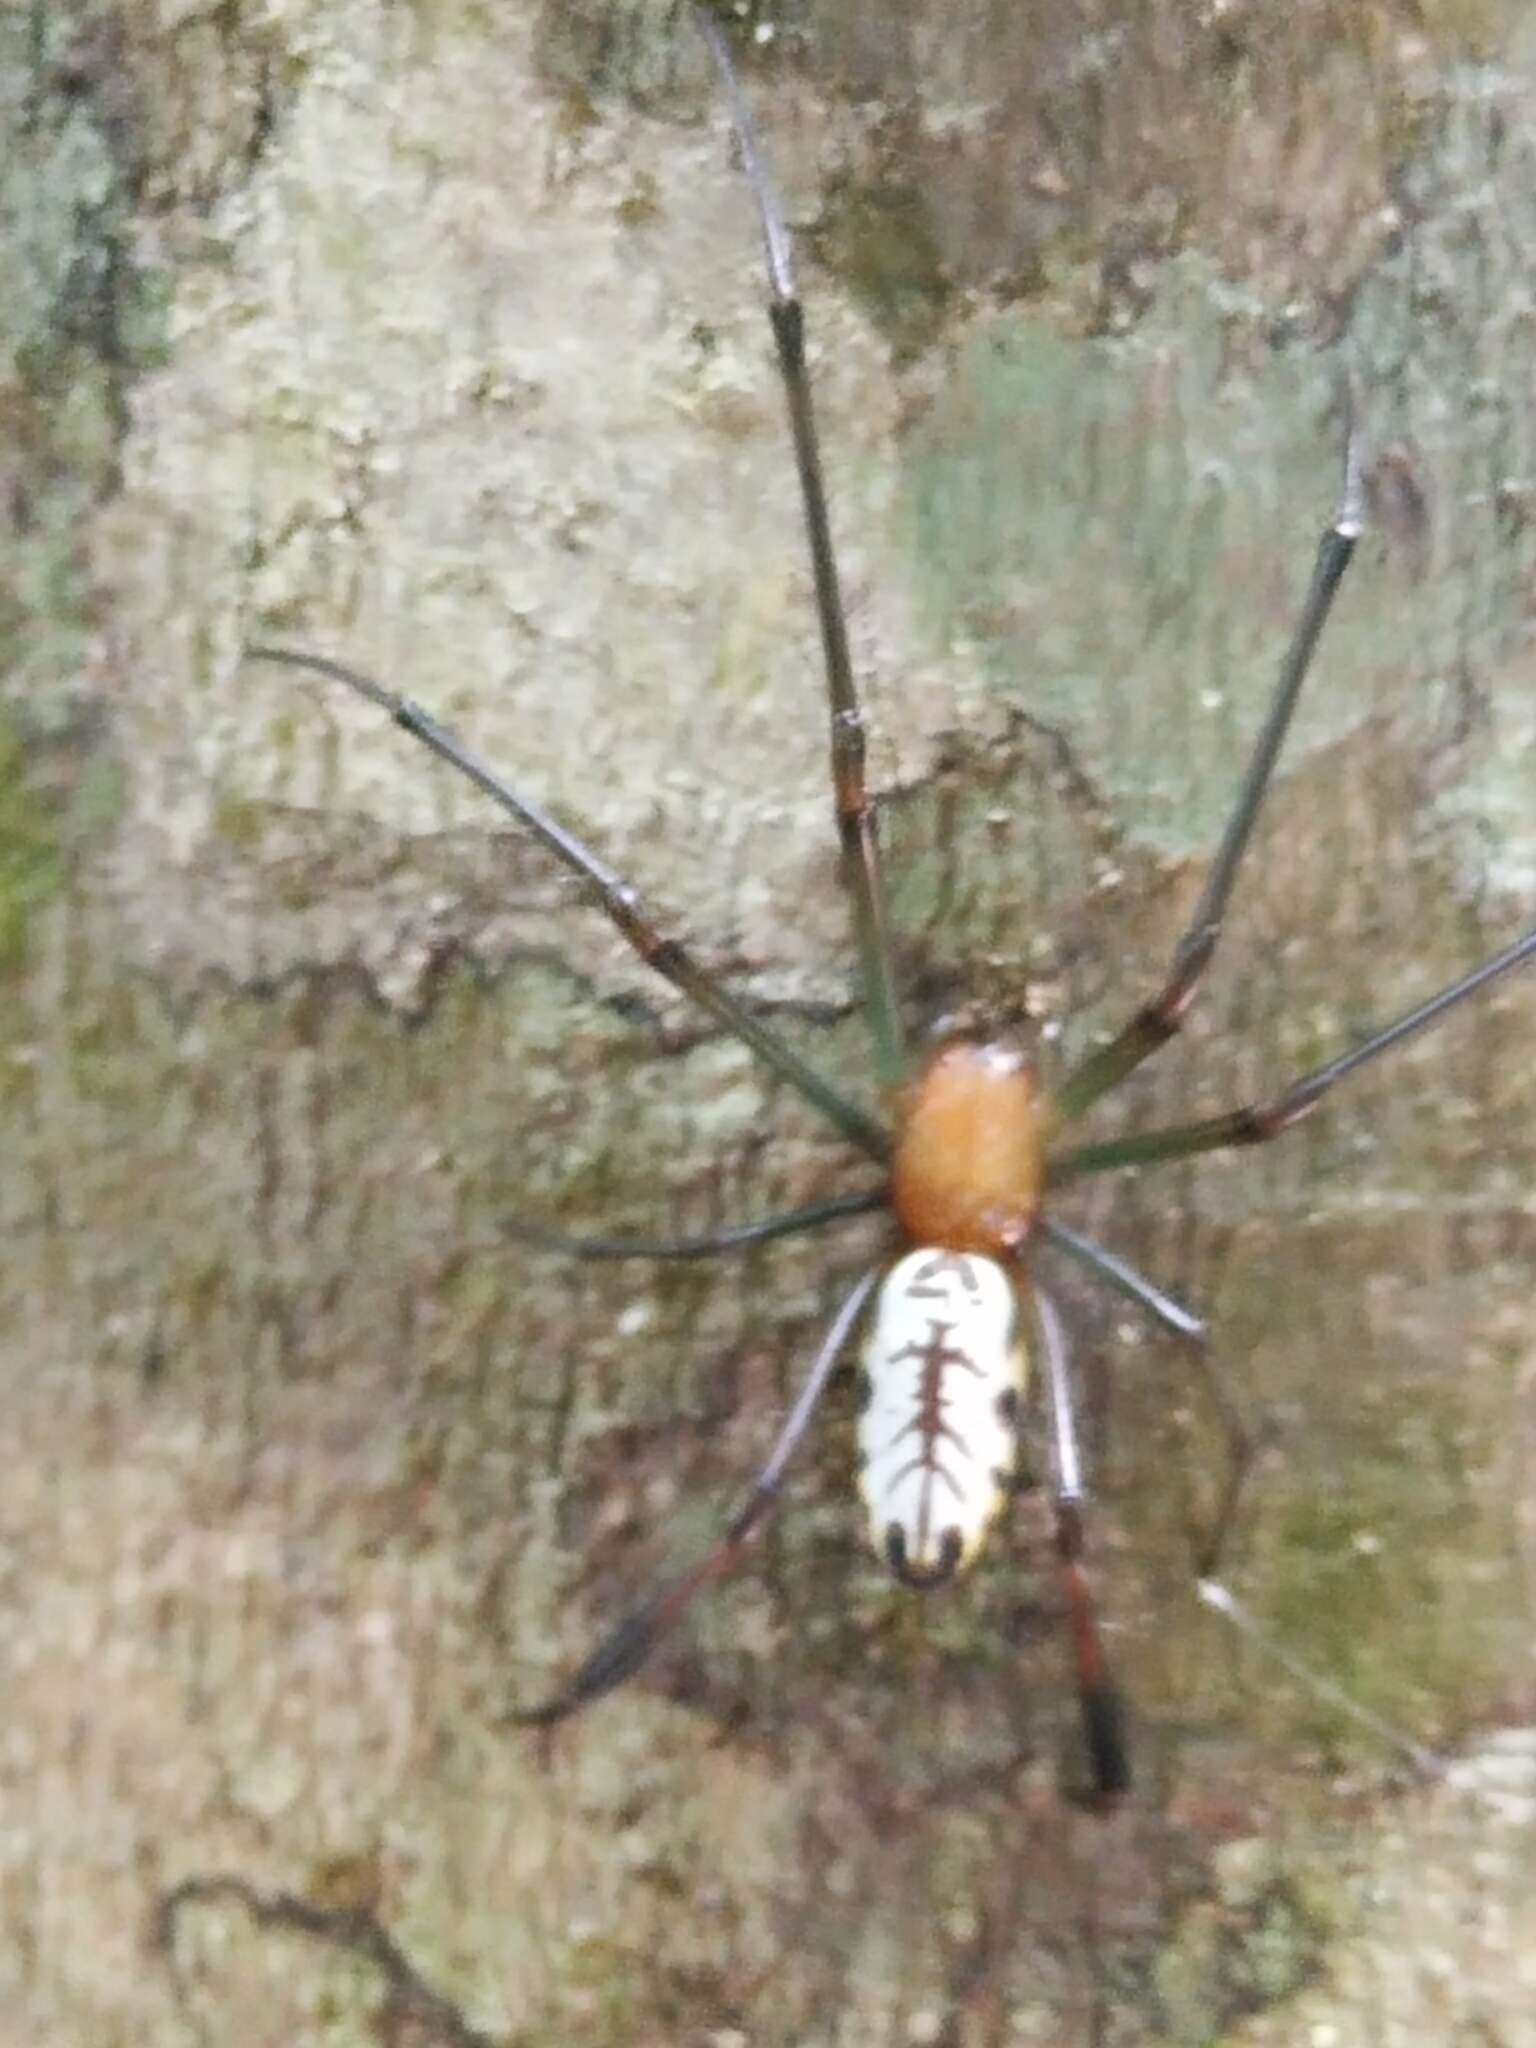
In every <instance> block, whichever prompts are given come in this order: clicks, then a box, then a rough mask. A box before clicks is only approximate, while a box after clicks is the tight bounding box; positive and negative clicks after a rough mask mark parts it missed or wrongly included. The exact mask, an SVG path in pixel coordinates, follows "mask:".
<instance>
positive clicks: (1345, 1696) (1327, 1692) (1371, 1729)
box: [1197, 1578, 1446, 1778]
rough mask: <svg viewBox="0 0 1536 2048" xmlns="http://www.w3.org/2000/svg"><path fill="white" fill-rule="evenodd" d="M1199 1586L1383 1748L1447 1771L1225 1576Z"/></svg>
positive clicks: (1437, 1772) (1207, 1601)
mask: <svg viewBox="0 0 1536 2048" xmlns="http://www.w3.org/2000/svg"><path fill="white" fill-rule="evenodd" d="M1197 1591H1198V1593H1199V1596H1200V1599H1201V1601H1202V1603H1203V1604H1204V1605H1205V1606H1207V1607H1209V1608H1210V1609H1211V1610H1212V1612H1213V1613H1215V1614H1220V1615H1223V1616H1224V1617H1225V1618H1226V1620H1228V1621H1229V1622H1231V1624H1232V1626H1233V1627H1234V1628H1235V1629H1236V1630H1237V1632H1238V1634H1239V1635H1241V1636H1243V1637H1245V1638H1246V1639H1247V1641H1249V1642H1250V1643H1252V1644H1253V1646H1254V1648H1255V1649H1257V1650H1258V1651H1260V1652H1261V1653H1262V1655H1264V1656H1265V1657H1267V1658H1268V1659H1269V1661H1270V1662H1271V1663H1272V1664H1278V1665H1279V1667H1280V1669H1281V1670H1282V1671H1283V1672H1284V1673H1285V1674H1286V1676H1287V1677H1288V1678H1289V1679H1290V1680H1291V1681H1292V1683H1293V1684H1294V1685H1296V1686H1298V1687H1300V1689H1301V1690H1302V1691H1303V1692H1309V1693H1311V1694H1312V1696H1313V1697H1314V1698H1315V1699H1320V1700H1322V1701H1323V1702H1324V1704H1325V1705H1327V1706H1329V1707H1331V1708H1332V1709H1333V1711H1334V1712H1335V1713H1336V1714H1339V1715H1341V1716H1342V1717H1343V1718H1344V1719H1345V1720H1347V1721H1353V1722H1354V1724H1355V1726H1356V1727H1357V1728H1363V1729H1364V1730H1365V1732H1366V1734H1367V1735H1369V1736H1371V1737H1372V1739H1373V1740H1374V1741H1376V1742H1379V1743H1381V1744H1382V1745H1383V1747H1384V1748H1386V1749H1392V1750H1396V1751H1397V1753H1398V1755H1399V1756H1404V1757H1406V1758H1407V1759H1408V1761H1409V1763H1410V1764H1412V1765H1413V1767H1414V1769H1415V1770H1416V1771H1421V1772H1422V1773H1423V1774H1424V1775H1425V1776H1426V1777H1430V1778H1443V1777H1444V1776H1445V1773H1446V1762H1445V1758H1444V1757H1442V1756H1440V1755H1438V1754H1437V1753H1436V1752H1435V1751H1434V1750H1432V1749H1426V1748H1425V1746H1424V1744H1423V1743H1421V1742H1415V1741H1414V1739H1413V1737H1412V1736H1411V1735H1405V1734H1404V1733H1403V1731H1402V1729H1401V1728H1395V1727H1394V1726H1393V1725H1392V1723H1391V1722H1390V1721H1387V1720H1384V1719H1383V1718H1382V1716H1381V1715H1380V1714H1376V1713H1373V1712H1372V1711H1371V1709H1370V1708H1369V1707H1367V1706H1363V1705H1362V1704H1361V1703H1360V1701H1359V1700H1357V1699H1355V1698H1353V1697H1352V1696H1351V1694H1349V1693H1348V1692H1346V1691H1345V1689H1344V1687H1343V1686H1342V1685H1339V1684H1338V1683H1336V1681H1335V1680H1333V1679H1331V1678H1329V1677H1328V1676H1327V1675H1326V1674H1325V1673H1324V1672H1321V1671H1314V1670H1313V1669H1312V1667H1311V1665H1310V1664H1308V1663H1307V1662H1306V1660H1305V1659H1304V1658H1301V1657H1298V1656H1297V1655H1296V1652H1295V1651H1294V1650H1292V1649H1290V1648H1289V1647H1288V1646H1287V1645H1286V1644H1285V1643H1283V1642H1282V1641H1281V1640H1280V1638H1279V1637H1278V1636H1277V1635H1276V1634H1275V1633H1274V1632H1273V1631H1272V1630H1271V1629H1268V1628H1266V1627H1265V1626H1264V1624H1263V1622H1261V1621H1260V1620H1259V1618H1258V1616H1257V1615H1256V1614H1255V1613H1254V1612H1253V1610H1252V1609H1251V1608H1250V1607H1249V1606H1248V1605H1247V1603H1246V1602H1245V1601H1243V1600H1240V1599H1239V1598H1238V1596H1237V1595H1236V1594H1235V1593H1234V1592H1233V1591H1232V1589H1231V1588H1230V1587H1229V1586H1226V1585H1224V1584H1223V1583H1222V1581H1221V1580H1220V1579H1213V1578H1202V1579H1201V1580H1200V1581H1199V1582H1198V1587H1197Z"/></svg>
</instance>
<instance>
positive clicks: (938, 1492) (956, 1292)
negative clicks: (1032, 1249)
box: [858, 1247, 1028, 1586]
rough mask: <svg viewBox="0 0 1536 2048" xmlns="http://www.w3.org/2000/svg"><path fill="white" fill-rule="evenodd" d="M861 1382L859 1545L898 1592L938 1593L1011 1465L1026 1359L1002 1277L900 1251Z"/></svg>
mask: <svg viewBox="0 0 1536 2048" xmlns="http://www.w3.org/2000/svg"><path fill="white" fill-rule="evenodd" d="M864 1371H865V1374H866V1376H867V1379H868V1385H869V1396H868V1399H867V1400H866V1402H865V1405H864V1409H863V1412H862V1413H861V1415H860V1417H859V1434H858V1447H859V1486H860V1491H861V1492H862V1494H863V1496H864V1505H865V1508H866V1510H867V1512H868V1515H869V1534H870V1541H871V1543H872V1544H873V1546H874V1548H875V1550H876V1551H877V1552H878V1554H879V1555H880V1556H881V1557H883V1558H884V1559H885V1560H886V1562H887V1563H888V1564H889V1565H890V1567H891V1570H892V1571H893V1572H894V1573H895V1575H896V1577H897V1578H898V1579H900V1580H901V1581H902V1582H903V1584H905V1585H912V1586H934V1585H940V1584H942V1583H943V1582H944V1581H945V1580H946V1579H949V1578H952V1577H953V1576H954V1575H955V1574H956V1573H957V1572H959V1571H963V1570H964V1569H965V1567H966V1566H967V1565H969V1564H971V1563H972V1562H973V1561H974V1559H975V1558H976V1556H977V1555H978V1554H979V1552H980V1550H981V1547H982V1544H983V1543H984V1541H985V1540H986V1536H987V1532H988V1530H989V1529H990V1528H991V1526H992V1523H993V1522H994V1520H995V1519H996V1517H997V1515H998V1513H999V1511H1000V1510H1001V1509H1002V1507H1003V1505H1004V1503H1005V1502H1006V1500H1007V1498H1008V1487H1009V1482H1010V1479H1011V1476H1012V1473H1013V1471H1014V1468H1015V1465H1016V1464H1017V1448H1018V1447H1017V1439H1016V1435H1015V1425H1014V1420H1013V1416H1014V1414H1015V1412H1016V1410H1017V1408H1018V1406H1019V1402H1020V1398H1021V1396H1022V1394H1023V1392H1024V1388H1025V1383H1026V1377H1027V1372H1028V1360H1027V1358H1026V1355H1025V1350H1024V1344H1023V1340H1022V1337H1021V1334H1020V1314H1019V1297H1018V1292H1017V1290H1016V1288H1015V1285H1014V1282H1013V1279H1012V1277H1011V1275H1010V1274H1009V1273H1007V1272H1006V1271H1005V1270H1004V1269H1003V1267H1001V1266H1000V1265H998V1264H997V1262H996V1261H995V1260H993V1259H988V1258H983V1257H980V1256H979V1255H977V1254H975V1253H970V1252H948V1251H940V1250H935V1249H933V1248H931V1247H927V1248H924V1249H922V1250H919V1251H914V1252H909V1253H908V1254H907V1256H906V1257H905V1258H903V1259H901V1260H899V1261H898V1263H897V1264H896V1265H895V1266H893V1267H892V1268H891V1271H890V1272H889V1273H888V1274H887V1275H886V1277H885V1280H884V1281H883V1283H882V1284H881V1288H880V1293H879V1296H878V1298H877V1303H876V1308H875V1314H874V1316H873V1318H872V1322H871V1327H870V1331H869V1335H868V1338H867V1339H866V1342H865V1348H864Z"/></svg>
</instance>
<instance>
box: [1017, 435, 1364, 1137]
mask: <svg viewBox="0 0 1536 2048" xmlns="http://www.w3.org/2000/svg"><path fill="white" fill-rule="evenodd" d="M1364 523H1365V490H1364V484H1363V481H1362V477H1361V469H1360V443H1359V437H1358V435H1357V434H1356V431H1355V426H1354V422H1353V419H1351V420H1350V422H1349V426H1348V429H1347V432H1346V438H1345V445H1344V484H1343V489H1342V491H1341V493H1340V496H1339V504H1338V510H1337V511H1336V512H1335V514H1334V517H1333V522H1332V524H1331V525H1330V526H1328V527H1327V528H1326V529H1325V531H1324V533H1323V536H1322V538H1321V540H1320V541H1319V542H1318V548H1317V561H1316V563H1315V565H1314V567H1313V570H1312V582H1311V585H1310V587H1309V589H1308V591H1307V596H1306V602H1305V603H1304V604H1303V606H1302V611H1301V618H1300V620H1299V622H1298V624H1297V627H1296V631H1295V634H1294V635H1293V637H1292V640H1291V644H1290V647H1289V648H1288V649H1287V651H1286V656H1285V660H1284V661H1283V663H1282V664H1281V668H1280V679H1279V682H1278V684H1277V685H1276V688H1275V694H1274V697H1273V698H1272V699H1271V702H1270V706H1269V711H1268V713H1267V715H1266V717H1265V720H1264V723H1263V725H1262V727H1261V728H1260V730H1259V736H1258V738H1257V739H1256V740H1255V742H1254V747H1253V753H1252V755H1251V756H1250V757H1249V761H1248V766H1247V769H1246V771H1245V772H1244V775H1243V780H1242V784H1241V786H1240V788H1239V789H1238V793H1237V802H1236V803H1235V805H1234V806H1233V809H1232V815H1231V817H1230V818H1229V819H1228V820H1227V828H1226V831H1225V832H1224V833H1223V834H1222V838H1221V844H1220V846H1219V847H1218V848H1217V850H1216V857H1215V859H1214V860H1213V861H1212V862H1211V868H1210V873H1209V874H1208V875H1207V876H1206V880H1205V887H1204V888H1203V889H1202V890H1201V892H1200V901H1199V902H1198V903H1197V904H1196V906H1195V911H1194V915H1193V916H1192V917H1191V919H1190V921H1189V924H1188V926H1187V928H1186V929H1185V932H1184V935H1183V937H1182V938H1181V939H1180V940H1179V942H1178V944H1177V945H1176V946H1175V947H1174V951H1173V961H1172V964H1171V965H1170V967H1169V970H1168V977H1167V980H1166V981H1165V982H1164V983H1163V986H1162V988H1161V989H1160V990H1159V992H1158V993H1157V995H1155V996H1154V997H1153V999H1152V1001H1151V1002H1150V1003H1146V1004H1144V1005H1143V1006H1142V1008H1141V1009H1140V1010H1138V1011H1137V1012H1136V1015H1135V1016H1134V1017H1133V1018H1132V1019H1131V1021H1130V1023H1129V1024H1127V1025H1126V1026H1125V1028H1124V1029H1123V1030H1122V1031H1120V1032H1119V1033H1118V1035H1117V1036H1116V1037H1114V1038H1112V1039H1111V1040H1110V1042H1109V1043H1108V1044H1107V1045H1104V1046H1100V1047H1099V1048H1098V1050H1097V1051H1095V1052H1091V1053H1089V1054H1088V1055H1087V1057H1086V1058H1085V1059H1083V1060H1082V1061H1081V1062H1080V1063H1079V1064H1078V1066H1077V1067H1076V1068H1075V1070H1074V1071H1073V1072H1072V1073H1071V1074H1069V1075H1068V1076H1067V1078H1066V1080H1065V1082H1064V1083H1063V1084H1062V1087H1061V1090H1060V1092H1059V1094H1058V1096H1057V1106H1058V1108H1059V1110H1060V1112H1061V1115H1062V1117H1063V1119H1064V1120H1067V1121H1070V1120H1071V1119H1072V1118H1074V1117H1079V1116H1081V1115H1082V1114H1083V1112H1084V1111H1085V1110H1087V1109H1089V1108H1091V1107H1092V1105H1093V1104H1094V1103H1095V1102H1097V1101H1098V1099H1099V1097H1100V1096H1101V1095H1106V1094H1107V1093H1108V1092H1109V1090H1110V1089H1111V1088H1115V1087H1117V1086H1118V1085H1119V1083H1120V1082H1121V1081H1123V1080H1124V1079H1125V1077H1126V1076H1127V1074H1130V1073H1131V1072H1133V1071H1134V1069H1135V1068H1137V1067H1139V1066H1140V1065H1141V1063H1142V1061H1143V1060H1145V1059H1148V1058H1150V1057H1151V1055H1152V1054H1153V1053H1155V1052H1156V1051H1157V1049H1158V1048H1159V1046H1162V1045H1166V1044H1167V1042H1168V1040H1169V1039H1170V1038H1171V1037H1172V1036H1173V1034H1174V1033H1175V1032H1176V1031H1177V1030H1178V1028H1179V1026H1180V1025H1181V1024H1182V1023H1183V1021H1184V1018H1185V1015H1186V1014H1187V1012H1188V1010H1189V1006H1190V1004H1191V1003H1192V1002H1193V1001H1194V997H1195V992H1196V990H1197V988H1198V987H1199V984H1200V980H1201V977H1202V976H1203V975H1204V973H1205V971H1206V969H1207V968H1208V967H1209V966H1210V964H1211V960H1212V958H1213V956H1214V954H1215V951H1216V944H1217V941H1218V940H1219V939H1220V937H1221V928H1222V921H1223V919H1224V918H1225V917H1226V913H1227V905H1228V903H1229V902H1230V901H1231V897H1232V890H1233V887H1234V885H1235V883H1236V880H1237V873H1238V869H1239V868H1240V867H1241V865H1242V861H1243V856H1244V854H1245V853H1246V852H1247V851H1248V842H1249V840H1250V839H1251V838H1252V836H1253V828H1254V825H1255V823H1256V822H1257V820H1258V815H1259V811H1260V809H1261V808H1262V806H1263V803H1264V798H1265V795H1266V793H1267V792H1268V789H1269V785H1270V782H1271V779H1272V778H1273V775H1274V770H1275V763H1276V761H1277V760H1278V759H1279V756H1280V749H1281V748H1282V746H1283V745H1284V744H1285V736H1286V733H1287V732H1288V731H1289V729H1290V724H1291V717H1292V714H1293V713H1294V711H1295V709H1296V700H1297V698H1298V697H1299V696H1300V694H1301V686H1302V684H1303V682H1304V681H1305V680H1306V675H1307V670H1308V667H1309V666H1310V664H1311V661H1312V655H1313V652H1314V650H1315V649H1316V647H1317V642H1318V638H1319V636H1320V635H1321V633H1322V630H1323V626H1324V624H1325V623H1326V621H1327V618H1328V614H1329V612H1330V610H1331V609H1332V607H1333V600H1334V596H1335V594H1336V593H1337V591H1338V587H1339V584H1340V583H1341V582H1342V580H1343V577H1344V571H1345V570H1346V569H1347V568H1348V567H1349V562H1350V557H1351V556H1352V555H1353V554H1354V551H1355V543H1356V542H1357V541H1358V539H1359V538H1360V534H1361V531H1362V529H1363V527H1364Z"/></svg>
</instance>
